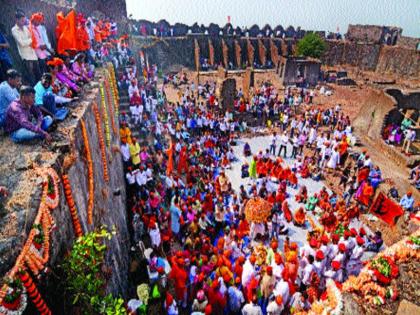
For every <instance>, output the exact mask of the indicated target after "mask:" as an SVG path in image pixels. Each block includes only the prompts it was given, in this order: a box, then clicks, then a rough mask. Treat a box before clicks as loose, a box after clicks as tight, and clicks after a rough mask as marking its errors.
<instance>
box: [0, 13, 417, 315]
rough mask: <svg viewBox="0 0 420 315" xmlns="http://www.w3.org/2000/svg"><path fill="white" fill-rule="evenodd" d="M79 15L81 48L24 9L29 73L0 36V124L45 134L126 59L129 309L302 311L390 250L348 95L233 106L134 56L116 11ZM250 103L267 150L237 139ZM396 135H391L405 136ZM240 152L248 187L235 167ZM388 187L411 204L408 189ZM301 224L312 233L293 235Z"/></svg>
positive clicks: (276, 94) (294, 95) (272, 94)
mask: <svg viewBox="0 0 420 315" xmlns="http://www.w3.org/2000/svg"><path fill="white" fill-rule="evenodd" d="M75 21H76V23H77V29H78V31H80V32H81V33H79V36H78V38H79V39H80V41H79V46H78V47H75V48H74V49H73V48H71V47H67V48H71V49H65V48H66V47H64V48H63V47H61V48H58V47H57V48H56V49H53V48H52V46H51V44H50V42H49V39H48V38H49V36H48V35H49V34H47V32H46V30H45V27H44V26H43V15H42V14H41V13H34V14H32V16H31V18H30V19H27V18H26V17H25V14H24V13H23V12H20V11H19V12H17V13H16V25H15V27H13V30H12V34H13V37H14V39H15V40H16V43H17V47H18V49H19V54H20V57H21V59H22V61H23V65H24V73H23V74H20V73H19V72H18V71H17V70H15V69H13V64H12V63H11V58H10V56H8V52H7V49H8V43H7V42H6V41H5V40H4V37H3V36H2V35H1V34H0V44H1V45H2V46H0V57H1V59H0V60H1V61H2V63H1V66H2V72H1V74H2V76H4V77H5V81H3V82H2V83H1V85H0V124H1V126H2V127H3V128H4V131H5V132H6V133H7V134H8V135H9V136H10V137H11V139H12V140H13V141H14V142H19V143H20V142H30V143H33V140H36V139H45V140H46V142H47V143H49V142H51V141H52V140H53V139H52V137H51V135H52V134H53V129H54V126H55V125H56V124H57V123H59V122H60V121H63V120H64V119H66V117H67V116H68V115H69V105H68V104H72V103H74V101H76V100H77V97H78V95H80V94H81V91H82V90H83V86H85V85H87V84H89V82H90V81H91V80H93V79H94V71H95V67H97V66H101V64H102V63H104V62H106V61H111V62H113V64H114V66H115V68H116V69H119V70H121V69H123V70H122V71H123V72H122V73H120V75H119V80H118V81H119V82H118V85H119V88H120V92H121V94H127V95H128V97H129V102H130V112H126V113H124V112H123V113H121V116H120V131H119V133H120V139H121V145H120V148H119V151H120V153H121V157H122V159H123V164H124V172H125V177H126V182H127V200H128V205H127V206H128V217H129V225H130V231H131V240H130V242H131V245H132V254H133V264H132V268H131V273H132V274H131V276H130V278H131V279H132V282H135V283H134V284H135V286H136V287H137V292H136V293H137V296H136V297H134V296H133V298H132V299H130V300H129V301H128V303H127V309H128V311H129V312H130V314H142V313H144V312H147V309H149V311H150V310H156V311H157V312H158V313H159V314H171V315H175V314H194V315H199V314H216V315H217V314H243V315H259V314H271V315H274V314H297V313H300V312H304V311H308V310H309V309H310V307H311V304H312V303H313V302H314V301H316V300H317V299H320V298H322V297H323V294H324V293H325V289H326V284H327V282H328V281H329V280H332V281H333V282H334V283H335V285H336V286H337V287H338V288H339V287H340V286H341V284H342V283H343V282H344V281H345V280H346V279H347V278H348V277H349V276H351V275H358V273H359V272H360V270H361V269H362V268H363V266H364V260H365V259H366V257H367V255H368V254H369V253H375V252H379V251H380V250H381V249H383V247H384V244H383V239H382V236H381V232H380V231H374V232H372V231H370V229H368V228H366V226H364V225H363V224H362V223H361V221H360V220H359V219H360V214H361V213H364V212H365V211H366V209H367V208H368V207H369V206H370V205H371V203H372V201H373V197H374V195H375V191H376V190H377V189H378V187H379V186H380V185H381V183H382V182H383V177H382V172H381V170H380V168H379V167H378V166H377V165H375V164H374V161H372V159H371V157H370V155H369V152H367V151H366V150H364V151H362V153H360V154H355V153H354V151H353V150H352V148H353V147H354V146H355V144H356V138H355V136H354V134H353V130H352V126H351V121H350V118H349V117H348V116H346V115H345V113H344V112H343V109H342V108H341V106H340V105H339V104H337V105H336V106H335V107H333V108H327V109H321V108H319V107H317V106H316V105H314V103H315V99H316V95H315V91H314V90H310V89H303V88H300V89H293V88H286V89H285V90H284V91H278V90H276V89H275V88H274V87H273V85H272V84H270V83H269V82H263V83H261V84H260V85H258V86H257V87H256V88H255V89H253V90H252V91H251V95H250V96H249V98H247V97H246V96H245V95H244V93H243V91H242V90H241V89H239V90H238V91H237V95H236V98H235V101H234V104H233V105H234V106H233V108H234V110H233V111H226V110H224V106H223V105H222V104H221V102H219V100H218V98H217V97H216V90H217V88H218V87H217V84H216V83H215V82H213V81H211V80H210V81H207V82H204V83H201V84H197V85H196V84H195V83H194V82H192V81H191V80H190V79H189V78H188V77H187V75H186V74H182V75H181V76H180V77H176V76H175V77H170V76H165V77H164V80H163V84H161V82H160V80H159V73H158V70H159V69H158V67H157V66H156V65H148V64H146V63H144V62H142V64H137V65H136V63H135V61H134V60H133V59H132V58H130V50H129V48H128V47H127V43H126V41H125V39H121V38H118V37H117V25H116V23H115V22H113V21H111V20H110V19H105V20H103V21H102V20H97V19H94V18H87V19H86V18H85V17H83V16H82V15H77V16H76V17H75ZM73 35H75V34H73ZM68 36H72V34H68ZM58 50H60V51H58ZM22 79H23V81H24V83H25V84H24V85H23V86H21V82H22ZM168 87H170V88H176V89H177V91H178V100H177V101H175V102H172V101H169V100H168V99H167V97H166V90H167V88H168ZM303 108H304V109H305V110H303ZM246 114H250V115H251V116H252V117H255V118H257V119H258V121H259V122H260V124H261V125H260V126H259V127H260V129H263V130H264V132H265V134H266V137H269V139H270V144H269V145H268V146H267V147H266V148H264V149H263V150H257V151H255V147H253V146H252V145H250V144H249V143H245V145H244V147H243V150H241V151H243V152H242V153H241V152H240V153H238V150H234V148H235V147H236V146H238V145H239V143H241V141H242V138H243V136H244V135H248V136H249V135H252V130H253V129H252V128H251V127H249V126H248V123H247V121H246V119H245V118H244V117H245V116H246ZM401 128H402V127H401ZM134 130H136V131H138V133H139V135H140V136H139V137H138V139H136V137H134V136H133V135H132V133H133V131H134ZM408 130H410V129H408ZM393 133H394V130H390V134H389V136H388V137H387V140H388V141H391V140H392V141H396V138H397V137H396V136H397V135H398V134H399V133H398V131H397V132H396V133H395V134H394V137H392V134H393ZM406 138H407V139H409V138H408V136H406ZM409 146H410V145H409V144H408V147H409ZM246 157H248V159H246ZM235 163H241V177H242V180H243V183H241V185H240V188H239V190H237V189H236V188H235V187H234V186H235V185H233V183H232V182H231V179H230V178H229V176H228V175H227V171H228V170H229V169H231V168H232V167H233V165H234V164H235ZM418 173H420V172H415V173H414V174H413V176H417V177H416V178H418ZM328 176H330V177H339V178H340V180H339V183H338V186H337V187H334V189H332V190H330V189H328V188H327V187H322V188H321V189H320V190H319V191H317V192H315V193H309V192H308V187H306V186H305V185H304V184H302V182H303V180H304V179H311V180H312V181H314V182H321V183H322V182H323V180H325V179H326V178H328ZM330 188H331V187H330ZM0 192H1V193H2V194H3V193H5V191H4V190H3V189H2V188H1V190H0ZM392 197H395V198H394V199H395V201H396V202H398V203H399V204H400V205H401V207H402V208H403V209H404V210H405V211H407V212H408V213H410V212H412V213H413V214H415V211H416V208H415V206H416V205H415V204H414V197H413V196H412V193H411V192H407V193H404V195H403V196H402V198H401V199H399V198H398V199H397V197H396V196H392ZM292 201H293V202H292ZM295 203H296V204H298V207H296V208H292V206H291V205H292V204H295ZM296 229H300V230H303V231H304V233H305V234H306V235H305V242H298V241H296V240H295V239H294V237H295V236H294V233H293V232H294V231H296ZM134 257H136V258H134ZM145 296H148V297H149V298H145Z"/></svg>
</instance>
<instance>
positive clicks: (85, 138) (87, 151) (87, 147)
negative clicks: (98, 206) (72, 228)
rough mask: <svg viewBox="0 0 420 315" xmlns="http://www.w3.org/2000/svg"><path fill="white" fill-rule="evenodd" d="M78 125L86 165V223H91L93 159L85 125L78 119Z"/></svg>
mask: <svg viewBox="0 0 420 315" xmlns="http://www.w3.org/2000/svg"><path fill="white" fill-rule="evenodd" d="M80 125H81V127H82V135H83V143H84V145H85V155H86V160H87V165H88V191H89V199H88V206H87V221H88V224H92V223H93V204H94V193H95V191H94V189H95V186H94V183H93V161H92V155H91V153H90V145H89V138H88V135H87V130H86V125H85V122H84V121H83V119H82V120H80Z"/></svg>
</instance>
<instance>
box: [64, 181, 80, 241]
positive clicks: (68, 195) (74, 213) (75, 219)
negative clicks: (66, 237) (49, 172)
mask: <svg viewBox="0 0 420 315" xmlns="http://www.w3.org/2000/svg"><path fill="white" fill-rule="evenodd" d="M62 179H63V186H64V195H65V197H66V201H67V205H68V206H69V209H70V214H71V220H72V222H73V229H74V233H75V235H76V237H80V236H82V235H83V230H82V227H81V225H80V220H79V216H78V215H77V208H76V204H75V203H74V199H73V193H72V190H71V185H70V180H69V177H68V176H67V175H63V176H62Z"/></svg>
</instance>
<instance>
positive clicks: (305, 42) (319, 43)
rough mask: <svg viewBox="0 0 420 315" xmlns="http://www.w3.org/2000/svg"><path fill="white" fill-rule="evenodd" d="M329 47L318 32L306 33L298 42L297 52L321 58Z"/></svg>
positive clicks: (300, 54) (301, 54)
mask: <svg viewBox="0 0 420 315" xmlns="http://www.w3.org/2000/svg"><path fill="white" fill-rule="evenodd" d="M326 48H327V44H326V43H325V42H324V40H323V39H322V38H321V37H320V36H319V35H318V34H316V33H308V34H306V35H305V36H304V37H303V38H302V39H301V40H300V41H299V42H298V43H297V54H298V55H299V56H305V57H313V58H319V57H321V56H322V54H323V53H324V51H325V49H326Z"/></svg>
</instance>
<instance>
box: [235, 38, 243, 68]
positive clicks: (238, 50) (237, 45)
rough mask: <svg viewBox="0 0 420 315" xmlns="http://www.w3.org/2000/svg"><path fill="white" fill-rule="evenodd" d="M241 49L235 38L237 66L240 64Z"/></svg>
mask: <svg viewBox="0 0 420 315" xmlns="http://www.w3.org/2000/svg"><path fill="white" fill-rule="evenodd" d="M241 50H242V48H241V45H239V43H238V41H237V40H236V39H235V61H236V66H237V67H238V68H240V67H241V66H242V58H241Z"/></svg>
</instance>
